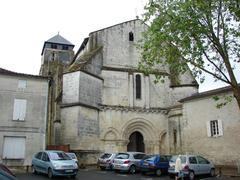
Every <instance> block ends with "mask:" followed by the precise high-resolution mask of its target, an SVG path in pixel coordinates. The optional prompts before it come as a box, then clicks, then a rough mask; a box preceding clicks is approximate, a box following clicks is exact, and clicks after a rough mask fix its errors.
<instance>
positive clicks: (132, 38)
mask: <svg viewBox="0 0 240 180" xmlns="http://www.w3.org/2000/svg"><path fill="white" fill-rule="evenodd" d="M133 40H134V36H133V33H132V32H130V33H129V41H133Z"/></svg>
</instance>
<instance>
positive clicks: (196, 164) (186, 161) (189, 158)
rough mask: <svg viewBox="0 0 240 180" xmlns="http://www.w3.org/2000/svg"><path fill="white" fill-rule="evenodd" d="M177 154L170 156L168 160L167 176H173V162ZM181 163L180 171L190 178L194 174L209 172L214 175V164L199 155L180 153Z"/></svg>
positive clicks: (191, 179)
mask: <svg viewBox="0 0 240 180" xmlns="http://www.w3.org/2000/svg"><path fill="white" fill-rule="evenodd" d="M178 156H179V155H177V156H172V158H171V159H170V161H169V168H168V173H169V176H170V177H172V176H175V174H176V172H175V163H176V159H177V157H178ZM180 159H181V163H182V171H181V172H182V173H183V176H184V177H189V179H190V180H193V179H194V178H195V175H203V174H209V175H210V176H215V167H214V165H213V164H212V163H211V162H210V161H208V160H207V159H205V158H203V157H202V156H199V155H180Z"/></svg>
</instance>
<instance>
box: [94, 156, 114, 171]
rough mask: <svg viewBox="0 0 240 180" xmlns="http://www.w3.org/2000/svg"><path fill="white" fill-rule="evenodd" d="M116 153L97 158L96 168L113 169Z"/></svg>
mask: <svg viewBox="0 0 240 180" xmlns="http://www.w3.org/2000/svg"><path fill="white" fill-rule="evenodd" d="M115 156H116V153H104V154H102V155H101V156H100V157H99V158H98V162H97V164H98V166H99V167H100V168H101V170H104V169H110V170H112V169H113V164H112V163H113V159H114V158H115Z"/></svg>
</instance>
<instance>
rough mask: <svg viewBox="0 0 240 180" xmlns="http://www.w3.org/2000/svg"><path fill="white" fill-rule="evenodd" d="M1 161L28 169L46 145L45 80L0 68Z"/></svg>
mask: <svg viewBox="0 0 240 180" xmlns="http://www.w3.org/2000/svg"><path fill="white" fill-rule="evenodd" d="M0 84H1V86H0V161H1V162H3V163H5V164H7V165H9V166H29V165H31V160H32V156H33V154H34V153H36V152H37V151H40V150H43V149H45V146H46V142H45V141H46V140H45V138H46V123H47V122H46V121H47V104H48V79H47V78H45V77H40V76H34V75H27V74H21V73H15V72H11V71H8V70H5V69H1V68H0Z"/></svg>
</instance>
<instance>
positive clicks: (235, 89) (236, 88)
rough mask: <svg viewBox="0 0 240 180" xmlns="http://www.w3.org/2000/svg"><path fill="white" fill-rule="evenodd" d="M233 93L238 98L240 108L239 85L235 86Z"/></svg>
mask: <svg viewBox="0 0 240 180" xmlns="http://www.w3.org/2000/svg"><path fill="white" fill-rule="evenodd" d="M232 89H233V95H234V97H235V99H236V100H237V104H238V108H239V110H240V87H239V86H238V85H237V87H233V86H232Z"/></svg>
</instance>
